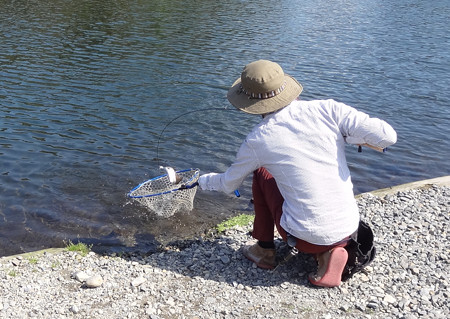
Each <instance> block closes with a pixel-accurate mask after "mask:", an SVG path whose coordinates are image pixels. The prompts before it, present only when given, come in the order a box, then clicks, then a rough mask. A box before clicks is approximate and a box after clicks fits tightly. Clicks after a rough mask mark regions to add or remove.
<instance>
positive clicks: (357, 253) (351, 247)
mask: <svg viewBox="0 0 450 319" xmlns="http://www.w3.org/2000/svg"><path fill="white" fill-rule="evenodd" d="M345 249H346V250H347V253H348V260H347V264H346V265H345V268H344V271H343V273H342V281H344V280H347V279H350V278H351V277H352V276H353V275H354V274H356V273H357V272H359V271H361V270H363V269H364V268H365V267H366V266H368V265H369V264H370V263H371V262H372V261H373V259H374V258H375V252H376V249H375V246H374V244H373V232H372V229H371V228H370V227H369V225H368V224H366V223H365V222H363V221H360V222H359V227H358V231H357V232H356V233H355V234H354V235H352V238H351V240H350V243H349V244H348V245H347V246H346V247H345Z"/></svg>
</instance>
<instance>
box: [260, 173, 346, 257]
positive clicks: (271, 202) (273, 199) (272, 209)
mask: <svg viewBox="0 0 450 319" xmlns="http://www.w3.org/2000/svg"><path fill="white" fill-rule="evenodd" d="M252 192H253V204H254V209H255V221H254V224H253V232H252V236H253V238H255V239H257V240H260V241H273V240H274V227H277V230H278V232H279V233H280V235H281V237H282V238H283V240H284V241H286V231H285V230H284V229H283V228H282V227H281V225H280V219H281V216H282V214H283V202H284V198H283V196H282V195H281V193H280V191H279V189H278V186H277V183H276V182H275V179H274V178H273V176H272V175H271V174H270V173H269V172H268V171H267V170H266V169H265V168H263V167H262V168H259V169H257V170H256V171H254V173H253V185H252ZM346 239H347V238H346ZM346 239H344V240H343V241H341V242H339V243H336V244H333V245H327V246H323V245H314V244H311V243H308V242H306V241H304V240H301V239H298V238H297V245H296V248H297V249H298V250H299V251H301V252H304V253H309V254H320V253H323V252H325V251H328V250H330V249H332V248H335V247H344V246H346V245H347V240H346Z"/></svg>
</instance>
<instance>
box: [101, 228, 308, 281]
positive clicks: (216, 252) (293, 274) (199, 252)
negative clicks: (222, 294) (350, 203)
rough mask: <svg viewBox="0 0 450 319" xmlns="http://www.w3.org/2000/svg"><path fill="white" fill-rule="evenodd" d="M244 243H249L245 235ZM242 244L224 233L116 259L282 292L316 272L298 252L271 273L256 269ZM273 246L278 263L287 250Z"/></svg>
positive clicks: (281, 242)
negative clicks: (290, 284) (271, 288)
mask: <svg viewBox="0 0 450 319" xmlns="http://www.w3.org/2000/svg"><path fill="white" fill-rule="evenodd" d="M231 231H234V230H231ZM136 239H140V240H141V242H140V243H138V244H137V245H138V246H139V247H141V248H142V247H144V246H145V236H141V237H140V238H136ZM248 240H251V237H250V236H249V235H248ZM142 241H143V242H142ZM153 242H154V240H153ZM243 245H244V242H243V241H240V240H239V241H237V240H236V239H233V237H232V236H227V235H226V233H225V234H223V235H221V234H216V235H213V236H210V238H207V239H203V238H201V239H190V240H177V241H174V242H171V243H169V244H167V245H164V246H159V247H158V248H157V249H156V250H153V251H147V252H146V253H142V250H141V252H138V251H136V252H132V251H129V252H123V253H121V255H120V256H121V257H122V258H124V259H127V260H133V261H137V262H139V263H141V264H145V265H149V266H152V267H156V268H160V269H164V270H167V271H171V272H175V273H178V274H180V275H183V276H188V277H191V278H194V277H201V278H203V279H205V280H214V281H217V282H225V283H228V284H230V285H233V286H235V287H237V288H238V289H248V287H258V286H266V287H267V286H280V287H281V288H280V289H283V288H287V286H286V283H293V284H298V285H310V284H309V281H308V279H307V276H308V273H310V272H313V271H315V269H316V262H315V261H314V258H313V257H312V255H308V254H303V253H299V254H298V255H297V256H294V257H292V258H291V259H289V260H288V261H287V262H285V263H281V265H280V266H279V267H277V268H276V269H275V270H265V269H260V268H258V267H256V265H255V264H254V263H253V262H251V261H249V260H248V259H247V258H246V257H245V256H244V255H243V254H242V251H241V248H242V246H243ZM275 245H276V247H277V260H278V261H282V260H283V258H284V257H285V256H287V255H288V254H289V247H288V246H287V244H286V243H284V242H283V241H282V240H281V238H280V239H277V240H276V241H275ZM153 248H155V247H153ZM93 250H94V251H95V246H93Z"/></svg>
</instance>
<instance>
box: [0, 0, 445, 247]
mask: <svg viewBox="0 0 450 319" xmlns="http://www.w3.org/2000/svg"><path fill="white" fill-rule="evenodd" d="M449 6H450V5H449V3H448V1H447V0H436V1H422V0H345V1H344V0H336V1H325V0H314V1H313V0H306V1H296V0H291V1H270V0H269V1H255V0H248V1H245V0H241V1H237V0H223V1H198V0H197V1H191V0H187V1H177V0H174V1H150V0H149V1H145V0H141V1H128V0H126V1H125V0H116V1H101V0H82V1H61V0H56V1H53V0H52V1H49V0H40V1H37V0H36V1H32V0H29V1H20V0H17V1H4V0H0V105H1V108H0V118H1V119H0V255H8V254H13V253H20V252H24V251H31V250H36V249H41V248H47V247H61V246H64V244H65V243H67V242H68V241H69V240H71V241H77V240H81V241H84V242H87V243H90V244H93V245H94V247H95V248H96V249H98V250H103V251H104V250H108V251H120V250H140V251H147V250H152V249H154V247H155V246H156V245H157V244H159V243H167V242H168V241H170V240H176V239H180V238H184V237H189V236H195V235H196V234H198V233H200V232H201V231H202V230H203V229H205V228H206V227H208V226H210V225H213V224H215V223H217V222H219V221H221V220H223V219H224V218H226V217H229V216H231V215H233V214H235V213H236V211H238V210H242V209H244V208H246V207H247V204H248V201H249V199H250V196H251V194H250V187H249V186H250V181H249V180H247V181H246V182H245V183H244V185H243V186H242V188H240V192H241V194H242V196H241V197H240V198H236V197H234V196H231V195H230V196H228V195H223V194H218V193H211V192H204V191H198V192H197V196H196V199H195V203H194V204H195V206H194V210H193V211H192V212H189V213H186V212H184V213H178V214H176V215H175V216H173V217H171V218H168V219H163V218H158V217H156V216H154V215H152V214H148V213H147V212H146V211H145V209H143V208H141V207H139V206H137V205H135V204H133V203H130V201H129V200H128V199H127V197H126V194H127V192H128V191H129V190H130V189H132V188H133V187H134V186H136V185H137V184H138V183H140V182H142V181H144V180H146V179H149V178H151V177H154V176H157V175H160V174H161V172H160V170H159V169H158V167H159V165H161V164H163V165H170V166H173V167H175V168H178V169H183V168H190V167H197V168H200V169H201V171H202V172H203V173H206V172H211V171H216V172H221V171H223V170H225V169H226V168H227V167H228V165H229V164H230V163H232V161H233V159H234V155H235V153H236V151H237V149H238V147H239V145H240V143H241V141H242V139H243V138H244V137H245V135H246V134H247V132H248V131H249V130H250V129H251V127H252V126H253V125H254V124H255V123H256V122H257V121H258V120H259V118H258V117H255V116H251V115H247V114H244V113H240V112H238V111H236V110H234V109H233V108H232V107H231V106H230V105H229V103H228V101H227V100H226V92H227V90H228V87H229V86H230V85H231V83H233V81H234V80H235V79H236V78H237V77H238V76H239V74H240V72H241V70H242V67H243V66H244V65H245V64H247V63H249V62H251V61H253V60H257V59H261V58H262V59H270V60H273V61H276V62H278V63H279V64H280V65H281V66H282V67H283V69H284V70H285V72H286V73H288V74H290V75H292V76H294V77H296V78H297V79H298V80H299V81H300V82H301V83H302V84H303V86H304V93H303V94H302V95H301V97H302V99H326V98H333V99H336V100H338V101H341V102H345V103H347V104H349V105H352V106H354V107H356V108H358V109H360V110H362V111H365V112H367V113H369V114H370V115H372V116H376V117H380V118H383V119H385V120H386V121H388V122H389V123H390V124H391V125H392V126H393V127H394V128H395V129H396V130H397V132H398V143H397V144H396V145H394V146H392V147H391V148H390V149H389V150H388V152H387V153H386V154H381V153H377V152H375V151H372V150H364V151H363V152H362V153H358V152H357V150H356V148H354V147H350V146H349V147H348V152H347V154H348V162H349V166H350V169H351V171H352V176H353V182H354V185H355V193H361V192H366V191H370V190H374V189H377V188H385V187H389V186H393V185H398V184H402V183H407V182H412V181H416V180H421V179H427V178H433V177H438V176H443V175H448V174H449V171H450V164H449V163H450V162H449V157H450V156H449V155H450V152H449V149H450V147H449V139H448V136H449V133H450V130H449V118H450V112H449V106H450V91H449V87H450V68H449V67H450V33H449V28H448V21H449V17H450V9H449ZM205 108H220V109H222V110H205V111H198V112H193V113H189V114H186V115H184V116H180V115H182V114H184V112H189V111H195V110H202V109H205ZM178 116H180V117H179V118H177V117H178ZM175 118H177V119H176V120H174V121H173V122H172V123H171V124H170V125H169V126H167V128H166V129H165V130H164V132H163V134H161V131H163V129H164V128H165V125H166V124H167V123H168V122H169V121H171V120H173V119H175Z"/></svg>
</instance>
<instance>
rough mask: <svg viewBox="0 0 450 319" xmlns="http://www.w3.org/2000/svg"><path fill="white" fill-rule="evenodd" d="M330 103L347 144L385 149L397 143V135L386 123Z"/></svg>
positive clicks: (344, 106) (342, 105) (336, 103)
mask: <svg viewBox="0 0 450 319" xmlns="http://www.w3.org/2000/svg"><path fill="white" fill-rule="evenodd" d="M330 102H331V103H332V104H333V105H334V107H332V108H331V109H332V110H333V112H334V117H335V118H336V120H337V123H338V125H339V129H340V131H341V133H342V135H343V136H344V137H345V141H346V142H347V143H349V144H369V145H371V146H376V147H379V148H386V147H388V146H390V145H392V144H394V143H396V142H397V133H396V132H395V130H394V129H393V128H392V126H391V125H389V124H388V123H387V122H385V121H383V120H380V119H378V118H372V117H370V116H369V115H367V114H366V113H363V112H360V111H358V110H356V109H354V108H353V107H351V106H348V105H345V104H343V103H338V102H335V101H333V100H331V101H330Z"/></svg>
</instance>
